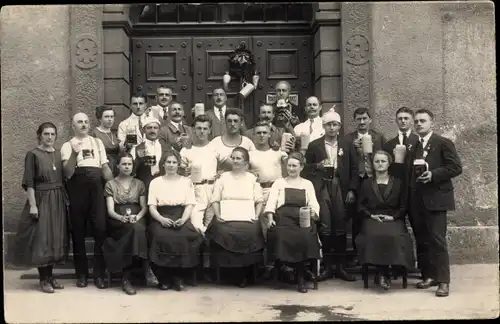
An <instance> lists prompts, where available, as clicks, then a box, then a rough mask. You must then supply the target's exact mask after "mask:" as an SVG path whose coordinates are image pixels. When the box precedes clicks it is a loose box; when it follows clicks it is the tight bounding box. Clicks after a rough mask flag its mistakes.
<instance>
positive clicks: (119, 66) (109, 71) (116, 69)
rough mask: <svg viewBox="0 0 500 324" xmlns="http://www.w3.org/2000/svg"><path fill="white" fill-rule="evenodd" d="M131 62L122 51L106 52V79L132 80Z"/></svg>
mask: <svg viewBox="0 0 500 324" xmlns="http://www.w3.org/2000/svg"><path fill="white" fill-rule="evenodd" d="M129 65H130V62H129V60H128V58H127V57H126V56H125V55H123V54H120V53H110V54H104V79H110V78H112V79H117V78H122V79H124V80H126V81H129V82H130V75H129V74H130V66H129Z"/></svg>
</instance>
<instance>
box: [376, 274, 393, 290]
mask: <svg viewBox="0 0 500 324" xmlns="http://www.w3.org/2000/svg"><path fill="white" fill-rule="evenodd" d="M379 285H380V288H382V289H384V290H389V289H390V288H391V280H390V279H389V278H388V277H386V276H380V283H379Z"/></svg>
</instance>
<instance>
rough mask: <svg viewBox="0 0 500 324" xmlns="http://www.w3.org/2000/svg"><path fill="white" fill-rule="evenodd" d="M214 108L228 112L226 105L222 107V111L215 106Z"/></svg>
mask: <svg viewBox="0 0 500 324" xmlns="http://www.w3.org/2000/svg"><path fill="white" fill-rule="evenodd" d="M214 108H215V109H217V110H220V111H226V105H224V106H222V107H220V109H219V108H217V107H216V106H214Z"/></svg>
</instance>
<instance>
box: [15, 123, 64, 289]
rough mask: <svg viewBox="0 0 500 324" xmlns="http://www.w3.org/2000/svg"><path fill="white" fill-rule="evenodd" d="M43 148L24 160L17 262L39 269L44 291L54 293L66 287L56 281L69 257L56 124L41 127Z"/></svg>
mask: <svg viewBox="0 0 500 324" xmlns="http://www.w3.org/2000/svg"><path fill="white" fill-rule="evenodd" d="M37 136H38V141H39V146H38V147H36V148H34V149H33V150H31V151H29V152H28V153H27V154H26V158H25V160H24V177H23V182H22V187H23V189H24V190H26V193H27V196H28V201H27V202H26V205H25V206H24V209H23V212H22V214H21V219H20V222H19V228H18V231H17V237H16V249H15V250H16V253H15V255H16V262H15V263H17V264H18V265H22V266H35V267H37V268H38V273H39V275H40V288H41V289H42V291H43V292H46V293H53V292H54V289H63V288H64V286H63V285H62V284H60V283H58V282H57V281H56V279H55V278H54V277H53V274H52V270H53V266H54V265H55V264H58V263H60V262H62V261H65V260H66V258H67V255H68V248H69V235H68V228H67V217H68V216H67V207H68V204H69V202H68V198H67V195H66V192H65V189H64V185H63V171H62V161H61V153H60V151H59V150H55V149H54V142H55V140H56V138H57V129H56V126H55V125H54V124H53V123H50V122H47V123H43V124H41V125H40V127H39V128H38V131H37Z"/></svg>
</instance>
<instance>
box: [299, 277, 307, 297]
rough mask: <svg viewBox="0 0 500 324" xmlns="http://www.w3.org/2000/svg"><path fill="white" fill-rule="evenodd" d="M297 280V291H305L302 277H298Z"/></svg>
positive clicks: (305, 287)
mask: <svg viewBox="0 0 500 324" xmlns="http://www.w3.org/2000/svg"><path fill="white" fill-rule="evenodd" d="M298 282H299V283H298V286H297V291H298V292H299V293H303V294H305V293H307V286H306V284H305V280H304V277H299V278H298Z"/></svg>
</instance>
